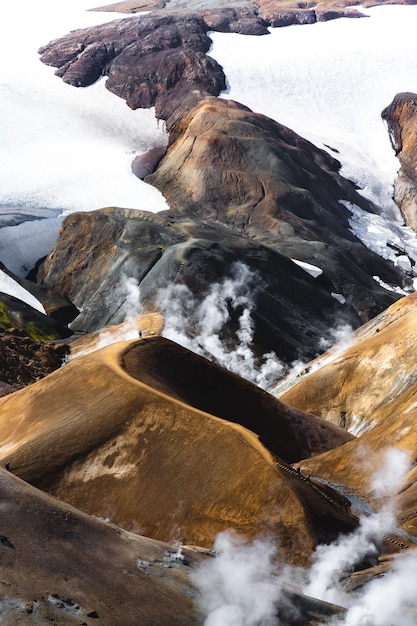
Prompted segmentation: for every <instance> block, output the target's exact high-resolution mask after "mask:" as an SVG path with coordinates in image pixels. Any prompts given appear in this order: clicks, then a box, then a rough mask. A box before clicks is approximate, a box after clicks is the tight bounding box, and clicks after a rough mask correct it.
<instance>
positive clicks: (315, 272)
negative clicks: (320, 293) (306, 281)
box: [291, 259, 323, 278]
mask: <svg viewBox="0 0 417 626" xmlns="http://www.w3.org/2000/svg"><path fill="white" fill-rule="evenodd" d="M291 261H292V262H293V263H295V264H296V265H298V266H299V267H301V268H302V269H303V270H304V271H305V272H307V274H310V276H312V277H313V278H317V277H318V276H321V275H322V274H323V270H322V269H321V268H320V267H317V265H312V264H311V263H306V262H305V261H299V260H298V259H291Z"/></svg>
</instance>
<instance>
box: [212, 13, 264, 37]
mask: <svg viewBox="0 0 417 626" xmlns="http://www.w3.org/2000/svg"><path fill="white" fill-rule="evenodd" d="M203 16H204V19H205V21H206V23H207V24H208V26H209V28H210V30H214V31H218V32H221V33H239V34H241V35H267V34H268V32H269V31H268V28H267V26H269V24H268V22H267V21H266V20H264V19H263V18H262V17H260V16H259V15H258V11H257V9H255V7H253V6H247V7H231V8H224V7H221V8H219V9H217V10H216V9H211V10H209V11H203Z"/></svg>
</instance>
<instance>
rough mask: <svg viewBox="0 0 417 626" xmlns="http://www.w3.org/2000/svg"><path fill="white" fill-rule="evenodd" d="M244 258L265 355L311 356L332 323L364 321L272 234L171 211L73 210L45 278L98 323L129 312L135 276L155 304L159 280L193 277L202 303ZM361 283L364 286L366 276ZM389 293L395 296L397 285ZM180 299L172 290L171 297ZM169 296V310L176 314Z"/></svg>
mask: <svg viewBox="0 0 417 626" xmlns="http://www.w3.org/2000/svg"><path fill="white" fill-rule="evenodd" d="M271 242H273V238H272V237H271ZM80 259H82V262H81V261H80ZM332 262H333V260H332ZM236 264H238V265H236ZM239 264H241V265H239ZM242 266H244V267H246V270H245V271H247V275H246V278H245V279H244V281H243V282H244V283H245V281H246V283H245V289H246V290H247V293H250V294H251V299H252V300H253V311H252V318H253V320H254V324H255V336H254V344H255V345H254V350H255V353H256V354H257V355H260V354H263V353H265V352H269V351H271V350H274V351H275V352H276V353H277V354H279V355H280V356H281V357H282V358H283V359H284V360H286V361H291V360H293V359H294V358H298V357H301V358H308V357H309V355H314V354H316V353H317V352H318V351H319V349H320V347H319V346H320V343H321V340H322V337H323V336H327V333H328V329H329V327H333V326H335V325H336V324H338V323H339V322H340V323H342V322H343V323H348V324H350V325H351V326H353V327H357V326H358V325H359V324H360V320H359V317H358V315H357V314H356V313H355V311H354V309H353V308H352V307H351V306H349V305H341V304H340V303H339V302H338V301H337V300H335V299H334V298H332V297H331V295H330V293H329V288H330V287H331V283H329V284H326V283H325V282H320V281H319V282H318V281H317V280H316V279H314V278H312V277H311V276H310V275H309V274H308V273H306V272H305V271H304V270H302V269H301V268H299V267H298V266H297V265H296V264H295V263H293V262H292V261H291V260H290V259H289V258H288V257H286V256H284V255H282V254H280V253H279V251H278V250H274V249H273V245H272V243H270V242H267V241H265V245H264V243H262V242H260V241H256V240H254V239H251V238H248V237H247V236H245V234H244V233H242V232H239V230H238V229H233V228H230V227H228V226H225V225H222V224H221V223H210V222H207V221H204V220H203V219H202V218H201V219H194V220H191V219H189V218H187V217H182V218H181V217H175V216H174V215H173V214H170V213H168V212H164V213H159V214H152V213H147V212H144V211H134V210H123V209H102V210H99V211H94V212H91V213H78V214H72V215H70V216H68V217H67V218H66V220H65V221H64V224H63V228H62V230H61V234H60V237H59V239H58V241H57V243H56V245H55V247H54V249H53V250H52V252H51V254H50V256H49V257H48V258H47V259H46V261H45V263H44V265H43V268H42V270H41V274H40V279H41V280H42V282H43V283H44V284H45V285H48V286H52V285H54V287H55V288H57V289H59V290H60V291H61V292H63V293H66V294H67V295H68V296H69V297H70V298H71V299H72V300H73V301H74V302H75V303H76V305H77V306H78V307H79V308H80V309H82V311H81V313H80V315H79V316H78V318H76V320H75V321H74V322H73V324H72V328H73V329H74V330H83V331H92V330H97V329H99V328H101V327H103V326H106V325H109V324H116V323H120V322H122V321H123V320H124V319H125V318H126V316H127V315H128V313H129V311H128V310H127V309H126V306H125V303H126V301H127V299H128V292H129V286H128V284H127V282H126V279H127V278H129V279H130V280H131V279H133V280H134V283H135V285H137V287H138V288H139V289H140V299H141V303H142V306H144V307H145V309H146V310H150V311H151V310H155V309H156V310H158V307H160V306H161V303H160V302H159V300H158V294H159V293H160V290H164V291H165V290H166V289H167V287H172V286H173V285H175V284H179V285H184V286H186V287H187V288H188V290H189V292H190V295H191V296H192V297H193V298H194V300H195V302H196V303H198V302H201V300H202V299H203V298H204V297H205V296H206V295H207V294H208V293H209V292H210V290H211V289H212V286H213V284H221V283H222V281H224V280H225V279H227V278H229V279H232V280H234V281H236V280H237V279H236V275H235V274H234V271H235V270H236V267H238V268H239V267H242ZM358 272H359V270H358ZM351 280H353V281H354V279H352V278H351ZM355 286H357V287H358V288H359V287H360V285H359V284H358V282H356V283H355ZM375 289H376V291H375V292H374V293H373V294H372V292H370V293H369V294H368V295H369V298H370V299H371V296H372V295H373V296H374V297H375V301H374V303H373V304H374V305H375V303H376V302H378V303H379V305H380V304H381V303H382V301H383V300H384V298H385V294H383V293H382V290H381V291H380V290H379V288H378V286H377V285H376V283H375ZM365 293H366V289H365V290H363V291H362V294H365ZM137 297H139V295H138V296H137ZM387 298H388V300H391V295H390V294H388V295H387ZM175 304H176V302H175V297H173V298H172V302H171V306H175ZM169 306H170V305H168V307H167V309H166V310H165V311H164V314H165V315H168V316H169V315H170V310H169ZM195 322H196V320H195V319H193V317H192V314H191V312H190V311H188V314H187V319H186V321H185V322H184V325H185V326H187V324H188V327H189V328H188V330H189V331H190V332H191V334H193V324H194V323H195ZM235 326H236V319H234V318H233V315H231V318H230V320H229V323H228V325H227V327H226V328H224V329H223V331H222V332H223V339H224V340H225V341H229V342H232V343H233V341H235V340H236V339H233V333H234V329H235ZM194 333H195V329H194Z"/></svg>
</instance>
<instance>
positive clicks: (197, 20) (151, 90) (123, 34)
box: [40, 14, 226, 119]
mask: <svg viewBox="0 0 417 626" xmlns="http://www.w3.org/2000/svg"><path fill="white" fill-rule="evenodd" d="M208 30H209V26H208V24H207V23H206V22H205V21H204V19H203V18H202V17H201V16H198V15H189V14H187V15H182V14H180V15H176V16H173V15H169V14H168V15H164V14H157V15H150V16H141V17H140V18H138V17H132V18H128V19H125V20H115V21H114V22H110V23H109V24H103V25H102V26H97V27H92V28H87V29H84V30H77V31H73V32H71V33H70V34H68V35H66V36H65V37H63V38H61V39H58V40H56V41H53V42H51V43H50V44H48V45H46V46H43V47H42V48H41V49H40V54H41V60H42V61H43V62H44V63H46V64H48V65H53V66H55V67H58V70H57V74H58V75H59V76H61V77H62V79H63V80H64V81H65V82H67V83H69V84H71V85H74V86H76V87H84V86H87V85H91V84H92V83H93V82H95V81H96V80H97V79H98V78H99V77H100V76H104V75H106V76H108V80H107V82H106V87H107V88H108V89H109V90H110V91H112V92H113V93H115V94H116V95H118V96H120V97H121V98H124V99H125V100H126V102H127V104H128V105H129V106H130V107H131V108H133V109H136V108H139V107H142V108H148V107H151V106H155V112H156V115H157V117H158V118H162V119H167V117H169V116H170V115H171V113H172V111H173V110H175V108H176V107H177V106H178V103H181V102H183V101H184V98H186V97H190V98H191V100H192V101H193V102H195V101H196V100H197V99H198V98H200V97H204V96H206V95H218V94H219V93H220V91H222V90H223V89H225V86H226V85H225V76H224V74H223V70H222V68H221V67H220V65H219V64H218V63H217V62H216V61H215V60H214V59H212V58H211V57H209V56H207V54H206V52H207V51H208V49H209V47H210V43H211V42H210V39H209V37H208V36H207V34H206V32H207V31H208Z"/></svg>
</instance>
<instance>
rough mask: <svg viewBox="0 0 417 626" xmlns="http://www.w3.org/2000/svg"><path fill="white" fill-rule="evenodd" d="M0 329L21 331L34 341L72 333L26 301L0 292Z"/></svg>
mask: <svg viewBox="0 0 417 626" xmlns="http://www.w3.org/2000/svg"><path fill="white" fill-rule="evenodd" d="M0 329H2V330H11V329H17V330H20V331H23V332H24V333H25V334H26V335H27V336H28V337H31V338H32V339H34V340H35V341H52V340H54V339H63V338H65V337H70V336H71V335H72V334H73V333H72V331H71V330H69V329H68V328H67V327H66V326H62V325H61V324H58V322H56V321H55V320H54V319H53V318H52V317H48V316H47V315H44V314H43V313H40V312H39V311H37V310H36V309H34V308H32V307H31V306H29V305H28V304H26V302H23V301H22V300H19V299H18V298H15V297H14V296H11V295H9V294H8V293H2V292H0Z"/></svg>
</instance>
